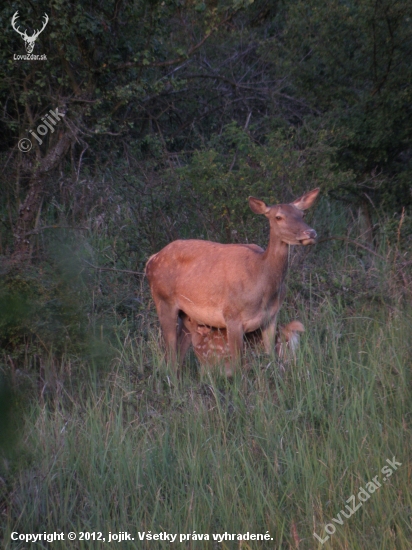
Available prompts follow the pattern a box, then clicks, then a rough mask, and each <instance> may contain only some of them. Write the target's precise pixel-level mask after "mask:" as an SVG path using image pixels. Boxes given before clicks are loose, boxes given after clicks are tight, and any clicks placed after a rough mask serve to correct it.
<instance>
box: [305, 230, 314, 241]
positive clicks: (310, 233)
mask: <svg viewBox="0 0 412 550" xmlns="http://www.w3.org/2000/svg"><path fill="white" fill-rule="evenodd" d="M303 234H304V235H305V236H306V237H307V238H308V239H316V237H317V234H316V231H315V230H314V229H306V231H304V232H303Z"/></svg>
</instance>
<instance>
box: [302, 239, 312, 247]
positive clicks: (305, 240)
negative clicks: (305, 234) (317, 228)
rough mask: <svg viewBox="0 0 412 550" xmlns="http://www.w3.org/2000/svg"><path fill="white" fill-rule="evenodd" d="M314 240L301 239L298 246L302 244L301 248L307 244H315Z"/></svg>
mask: <svg viewBox="0 0 412 550" xmlns="http://www.w3.org/2000/svg"><path fill="white" fill-rule="evenodd" d="M315 243H316V239H302V240H301V241H299V244H302V245H303V246H307V245H308V244H315Z"/></svg>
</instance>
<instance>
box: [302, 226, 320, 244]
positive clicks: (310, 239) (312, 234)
mask: <svg viewBox="0 0 412 550" xmlns="http://www.w3.org/2000/svg"><path fill="white" fill-rule="evenodd" d="M302 235H303V238H302V239H301V240H300V242H301V244H303V246H306V245H307V244H315V242H316V237H317V234H316V231H315V230H314V229H306V231H303V233H302Z"/></svg>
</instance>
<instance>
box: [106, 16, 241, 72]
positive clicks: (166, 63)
mask: <svg viewBox="0 0 412 550" xmlns="http://www.w3.org/2000/svg"><path fill="white" fill-rule="evenodd" d="M232 17H233V14H230V15H228V16H227V17H226V18H225V19H223V20H222V21H221V22H220V23H218V24H217V25H216V27H213V29H212V30H211V31H209V32H208V33H207V34H205V36H204V37H203V38H202V40H201V41H200V42H198V43H197V44H195V45H194V46H192V47H191V48H190V50H189V51H188V52H187V54H186V55H180V56H179V57H176V58H175V59H169V60H168V61H157V62H155V63H149V64H147V65H145V64H144V63H142V62H141V61H128V62H127V63H121V64H120V65H116V66H114V67H111V68H110V70H112V71H121V70H122V69H127V68H129V67H147V68H150V67H170V66H171V65H176V64H177V63H182V62H183V61H186V60H187V58H188V57H190V56H191V55H193V54H194V53H195V52H196V51H197V50H198V49H199V48H201V47H202V46H203V44H204V43H205V42H206V40H207V39H208V38H210V37H211V36H212V34H214V33H215V32H216V31H217V30H218V29H219V27H221V26H222V25H224V24H225V23H227V22H228V21H230V19H232ZM97 70H98V71H101V70H102V69H101V68H100V69H97Z"/></svg>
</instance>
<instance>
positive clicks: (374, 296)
mask: <svg viewBox="0 0 412 550" xmlns="http://www.w3.org/2000/svg"><path fill="white" fill-rule="evenodd" d="M335 244H336V243H330V245H329V246H330V248H329V249H323V250H322V249H320V250H319V253H318V255H317V259H316V257H313V258H312V260H311V259H310V258H309V259H308V257H307V256H306V254H307V251H304V252H303V253H302V255H301V256H297V257H296V259H295V262H294V264H293V266H292V272H291V277H290V279H289V295H288V298H287V301H286V303H285V305H284V307H283V309H282V312H281V322H283V321H287V320H291V319H294V318H299V319H300V320H301V321H302V322H303V324H304V325H305V327H306V332H305V334H304V336H303V338H302V340H301V345H300V347H299V349H298V353H297V357H296V360H295V361H291V362H289V363H288V364H286V365H284V367H285V369H284V370H283V369H281V368H280V365H279V363H278V362H276V361H273V360H271V359H270V358H269V357H268V356H264V355H262V356H261V357H258V358H256V357H255V358H249V366H250V369H249V370H246V369H244V370H243V371H242V372H239V373H238V374H237V375H236V376H235V377H234V379H233V380H232V381H227V380H226V379H224V378H219V377H214V376H211V375H210V376H206V377H204V378H201V377H200V375H199V373H198V370H197V365H196V361H195V358H194V356H190V357H189V360H188V362H187V364H186V367H185V369H183V374H182V377H181V379H180V380H177V379H176V377H175V376H174V373H173V372H170V371H169V370H168V368H167V365H166V364H165V361H164V356H163V353H162V342H161V339H160V334H159V330H158V323H157V319H156V316H155V313H154V310H153V307H152V306H150V305H147V307H146V306H144V307H145V309H144V310H142V313H141V315H140V316H139V319H138V322H137V321H136V322H134V324H133V327H134V328H136V326H138V330H137V331H134V330H131V326H130V325H129V324H128V323H129V321H128V320H127V319H123V320H120V318H119V316H118V315H117V314H115V315H113V319H115V323H116V326H115V330H114V334H115V336H116V338H117V340H116V339H112V342H111V344H110V346H111V353H110V355H108V358H107V360H106V363H105V364H104V362H102V360H101V359H100V362H99V363H94V362H93V356H90V358H89V359H88V361H87V362H85V360H84V359H83V360H80V359H78V360H77V362H76V360H74V359H73V357H72V356H70V355H63V357H62V358H61V360H60V361H59V363H58V364H56V357H55V356H54V355H53V353H50V354H49V355H48V356H47V357H46V358H43V365H42V369H43V371H42V372H43V376H42V384H41V385H40V387H39V388H38V389H37V390H36V391H35V392H34V393H35V395H36V398H35V399H33V398H32V399H30V400H28V402H27V404H25V405H24V406H23V411H24V414H23V418H22V420H21V422H20V423H19V426H18V433H19V441H18V443H17V444H16V445H15V447H14V449H13V450H12V451H10V450H8V452H7V453H6V454H4V456H3V458H2V461H1V465H0V506H1V509H0V513H1V516H0V517H1V520H0V522H1V529H2V531H1V538H2V548H5V549H6V550H9V549H10V550H11V549H13V550H14V549H16V550H23V549H29V548H49V547H53V548H57V549H58V548H64V549H69V550H71V549H73V550H74V549H76V550H77V549H83V548H96V549H104V548H113V544H116V543H115V542H110V543H109V532H111V533H118V532H127V533H129V534H130V535H131V536H132V537H134V541H126V542H123V543H121V545H122V548H131V549H132V548H136V549H137V548H139V549H140V548H147V549H153V548H170V547H172V548H185V549H196V548H202V549H203V548H205V549H208V548H210V549H214V548H222V549H232V548H233V549H252V548H253V549H255V548H256V549H258V548H262V549H299V550H301V549H314V548H321V547H322V548H333V549H342V550H343V549H345V550H357V549H359V550H361V549H362V550H364V549H366V548H367V549H371V550H372V549H373V550H407V549H408V550H409V549H410V547H411V541H412V528H411V517H412V482H411V472H412V466H411V461H410V458H411V448H412V443H411V442H412V437H411V435H412V433H411V404H412V399H411V394H412V391H411V390H412V386H411V382H412V380H411V359H412V352H411V341H412V340H411V336H412V333H411V321H412V310H411V308H410V305H408V302H407V300H405V293H404V290H403V289H402V285H397V284H396V280H395V279H396V274H394V272H393V270H394V264H393V263H392V262H391V261H390V254H389V253H390V250H389V249H387V250H386V251H385V250H383V251H380V252H382V253H381V254H380V256H381V257H380V258H377V257H373V258H370V257H362V256H361V255H357V254H355V251H356V249H355V251H346V252H345V253H342V248H341V249H340V250H337V251H335V252H334V248H335ZM352 252H353V253H352ZM358 252H359V251H358ZM385 257H387V258H388V261H386V262H385V261H384V259H383V258H385ZM310 262H312V263H311V267H310V269H308V263H310ZM316 262H318V263H316ZM99 277H100V276H99ZM138 299H139V300H140V302H139V303H142V304H150V303H151V302H150V300H149V297H148V295H147V289H146V288H145V287H142V288H141V291H140V294H139V296H138ZM136 323H137V324H136ZM96 335H97V339H96V343H95V344H94V345H95V346H97V347H98V346H99V338H98V336H99V330H98V329H97V330H96ZM100 337H101V340H104V335H103V332H102V333H101V335H100ZM101 345H102V346H103V342H101ZM81 361H83V363H82V362H81ZM79 372H80V373H81V376H79ZM14 375H15V377H17V378H18V375H19V376H23V374H22V373H14ZM32 394H33V392H32ZM18 395H19V394H17V397H16V399H17V400H18V399H21V397H20V398H19V397H18ZM21 395H23V396H24V395H27V393H23V394H21ZM393 457H395V460H396V461H397V462H399V463H401V465H400V466H398V468H397V469H396V471H393V474H392V475H391V476H390V477H387V480H386V481H384V479H383V478H384V477H385V476H384V473H382V468H383V467H384V466H385V465H387V462H386V460H387V459H389V460H391V461H392V459H393ZM376 476H378V478H377V479H378V481H379V483H380V484H381V487H379V488H378V489H377V490H376V491H375V492H374V493H373V494H371V495H370V498H369V499H368V500H366V501H365V502H364V503H363V504H362V506H360V507H359V509H358V510H357V511H356V512H355V513H354V514H353V515H352V516H351V517H349V518H345V517H344V516H343V515H342V514H341V516H340V517H341V519H342V520H343V521H341V524H339V523H337V522H333V518H335V519H338V514H340V511H341V510H344V511H346V513H347V509H346V508H345V505H346V504H347V501H348V499H350V497H351V495H356V501H355V504H356V505H358V504H359V502H360V500H359V499H358V497H357V495H358V493H359V491H360V489H361V488H365V487H366V486H367V484H368V483H369V482H370V481H371V480H372V479H373V478H376ZM329 524H332V526H333V527H330V526H329V527H327V526H328V525H329ZM325 527H327V530H326V531H325ZM335 528H336V532H334V533H333V534H331V535H330V537H329V539H328V540H327V541H326V542H325V543H324V545H322V544H321V542H320V541H319V540H318V539H317V538H315V537H314V535H313V533H316V534H317V535H318V536H319V538H321V539H325V537H326V536H327V531H328V530H329V531H334V529H335ZM13 532H18V533H43V532H47V533H54V532H64V533H65V541H64V542H59V541H57V542H54V543H52V545H51V543H47V542H44V541H42V542H36V543H30V542H28V543H27V542H24V541H15V542H12V541H11V534H12V533H13ZM69 532H76V533H77V534H79V533H81V532H91V533H93V532H94V533H98V532H101V533H102V537H104V538H105V541H103V540H95V541H87V540H83V541H81V540H78V539H77V540H75V541H69V540H67V535H68V533H69ZM143 532H145V533H148V532H151V534H156V533H157V534H158V533H164V532H166V533H168V534H177V535H178V536H177V540H176V542H174V543H173V544H171V543H170V542H165V541H161V540H156V541H154V540H151V541H149V540H143V541H142V540H139V535H138V534H139V533H143ZM248 532H249V533H254V534H262V535H264V534H266V533H268V534H269V535H270V540H266V541H261V540H259V541H255V540H249V541H243V542H241V541H239V540H233V541H231V540H227V537H226V539H223V540H222V541H221V542H217V541H214V540H213V536H212V535H213V534H219V535H224V534H225V533H230V534H246V533H248ZM189 534H190V535H191V538H190V539H189V538H188V535H189ZM194 534H196V535H198V534H207V535H208V536H209V538H210V540H208V541H207V540H206V541H205V540H203V541H199V540H193V538H194V537H193V535H194ZM179 535H185V540H183V541H182V542H181V543H179ZM95 536H97V535H95ZM119 546H120V544H119Z"/></svg>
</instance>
